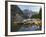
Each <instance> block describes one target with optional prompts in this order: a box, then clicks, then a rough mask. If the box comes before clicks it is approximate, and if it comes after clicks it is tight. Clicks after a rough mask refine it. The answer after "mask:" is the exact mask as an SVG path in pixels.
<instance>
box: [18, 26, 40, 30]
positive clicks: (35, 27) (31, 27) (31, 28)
mask: <svg viewBox="0 0 46 37" xmlns="http://www.w3.org/2000/svg"><path fill="white" fill-rule="evenodd" d="M40 28H41V27H40V26H36V25H32V26H28V27H25V26H24V25H23V26H22V27H21V28H20V29H19V30H18V31H36V30H38V29H39V30H40Z"/></svg>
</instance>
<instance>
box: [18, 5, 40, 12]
mask: <svg viewBox="0 0 46 37" xmlns="http://www.w3.org/2000/svg"><path fill="white" fill-rule="evenodd" d="M18 7H19V8H20V9H21V10H24V9H28V10H32V11H34V12H39V10H40V6H35V5H19V6H18Z"/></svg>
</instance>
